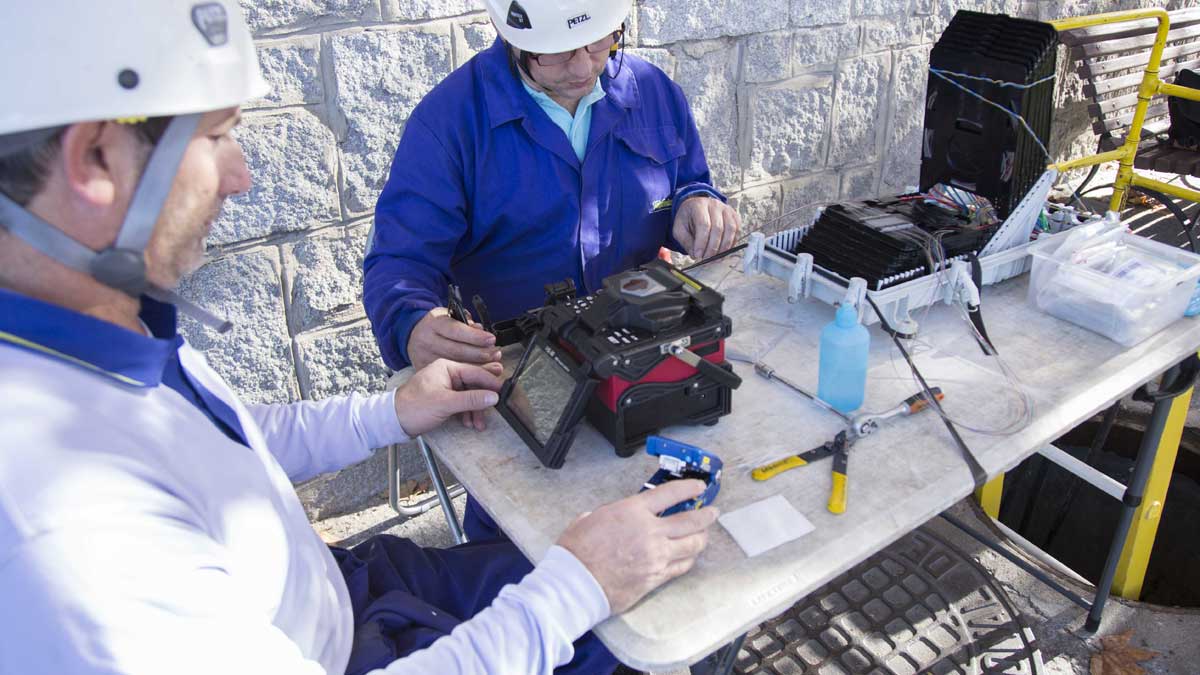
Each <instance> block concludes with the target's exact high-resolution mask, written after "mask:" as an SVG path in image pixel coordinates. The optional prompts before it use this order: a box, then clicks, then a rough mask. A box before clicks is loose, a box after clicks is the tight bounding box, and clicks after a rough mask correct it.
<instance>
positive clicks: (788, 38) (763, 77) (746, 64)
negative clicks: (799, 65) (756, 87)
mask: <svg viewBox="0 0 1200 675" xmlns="http://www.w3.org/2000/svg"><path fill="white" fill-rule="evenodd" d="M791 42H792V34H791V33H762V34H760V35H751V36H750V37H748V38H746V42H745V47H744V48H743V51H742V78H743V79H744V80H745V81H746V82H775V81H777V80H786V79H787V78H789V77H791V75H792V64H791V59H790V58H789V57H790V56H791Z"/></svg>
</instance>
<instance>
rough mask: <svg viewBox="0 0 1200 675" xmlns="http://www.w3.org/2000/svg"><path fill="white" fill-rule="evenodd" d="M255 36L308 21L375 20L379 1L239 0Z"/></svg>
mask: <svg viewBox="0 0 1200 675" xmlns="http://www.w3.org/2000/svg"><path fill="white" fill-rule="evenodd" d="M240 3H241V5H242V12H243V13H244V14H245V16H246V24H247V25H248V26H250V30H251V31H253V32H254V34H255V35H262V34H264V33H270V32H279V31H281V30H287V29H295V28H301V27H304V26H307V25H311V24H314V23H315V24H321V25H327V24H335V23H349V22H352V21H378V20H379V0H240Z"/></svg>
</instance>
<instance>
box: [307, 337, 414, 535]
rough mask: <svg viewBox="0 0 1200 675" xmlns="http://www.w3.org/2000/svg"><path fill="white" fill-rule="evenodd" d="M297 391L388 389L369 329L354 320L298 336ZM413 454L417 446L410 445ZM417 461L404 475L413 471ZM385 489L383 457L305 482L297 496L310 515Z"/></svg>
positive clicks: (345, 507)
mask: <svg viewBox="0 0 1200 675" xmlns="http://www.w3.org/2000/svg"><path fill="white" fill-rule="evenodd" d="M297 353H298V355H299V359H300V377H301V389H302V390H303V392H304V396H305V398H308V399H312V400H318V401H319V400H321V399H323V398H326V397H329V396H333V395H337V394H349V393H359V394H374V393H378V392H381V391H384V390H385V389H387V388H388V387H387V381H388V376H389V375H390V373H389V372H388V369H387V367H386V366H384V364H383V361H382V360H381V359H380V357H379V349H378V348H377V347H376V346H375V338H374V337H373V336H372V335H371V327H370V326H369V325H368V324H366V323H365V322H363V323H358V324H355V325H353V326H350V327H348V328H344V329H341V330H338V331H335V332H330V333H323V334H320V335H316V336H313V337H311V338H310V337H307V336H306V337H304V338H301V339H299V340H297ZM410 449H411V451H412V452H411V453H408V454H411V455H413V456H415V453H416V449H415V447H413V448H410ZM418 471H419V467H418V466H417V465H416V464H413V465H412V466H406V467H405V472H406V475H416V474H417V472H418ZM386 491H387V455H386V453H385V452H376V453H375V454H374V455H372V456H371V458H370V459H368V460H366V461H364V462H361V463H359V464H356V465H354V466H351V467H348V468H346V469H343V470H342V471H338V472H335V473H331V474H326V475H324V476H320V477H318V478H316V479H314V480H312V481H309V482H307V483H305V485H304V487H303V489H302V490H301V497H302V499H305V500H306V501H307V502H308V503H309V504H310V507H309V512H310V513H309V515H310V517H312V518H321V517H326V516H328V515H331V514H335V513H345V512H346V511H349V510H351V509H355V508H358V507H359V506H361V505H362V504H363V503H364V502H366V501H368V500H370V499H371V498H372V497H375V496H377V495H379V494H381V493H386Z"/></svg>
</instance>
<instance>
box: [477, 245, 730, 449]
mask: <svg viewBox="0 0 1200 675" xmlns="http://www.w3.org/2000/svg"><path fill="white" fill-rule="evenodd" d="M573 289H574V286H573V284H570V285H569V290H568V289H567V288H564V285H563V284H555V285H553V286H551V287H548V288H547V291H548V294H549V295H550V296H551V297H550V299H548V301H547V305H546V306H545V307H542V308H539V309H537V310H534V311H533V312H531V313H530V314H529V315H527V317H526V318H525V319H524V326H525V329H526V333H531V334H532V335H531V337H530V338H529V343H528V346H527V347H526V350H525V353H524V355H523V356H522V358H521V362H520V364H518V366H517V368H516V370H515V371H514V372H513V376H512V377H511V378H509V380H508V381H507V382H505V384H504V387H503V388H502V389H501V392H500V403H499V405H498V406H497V407H498V409H499V411H500V413H501V415H503V416H504V418H505V419H506V420H507V421H508V422H509V424H510V425H511V426H512V427H513V429H515V430H516V431H517V433H518V434H519V435H520V436H521V437H522V438H523V439H524V440H525V442H526V443H527V444H528V445H529V446H530V448H532V449H533V451H534V453H535V454H537V456H538V458H539V459H541V460H542V463H543V464H545V465H546V466H549V467H551V468H558V467H559V466H562V463H563V460H564V458H565V455H566V451H567V450H568V449H569V447H570V444H571V442H572V441H573V440H574V437H575V433H576V432H577V431H578V426H579V422H580V421H581V419H582V418H583V417H584V416H586V417H587V419H588V421H589V422H591V424H592V426H594V427H595V428H596V429H597V430H598V431H600V432H601V433H602V434H603V435H604V436H605V437H606V438H607V439H608V440H609V441H610V442H611V443H612V445H613V448H615V449H616V452H617V454H618V455H621V456H623V457H627V456H629V455H632V454H633V453H634V451H635V450H636V449H637V448H638V447H639V446H640V445H641V444H642V443H643V442H644V441H645V439H646V437H647V436H649V435H650V434H653V433H656V432H658V431H659V430H661V429H663V428H664V427H669V426H672V425H676V424H712V423H715V422H716V421H717V419H718V418H720V417H721V416H722V415H727V414H729V412H730V410H731V407H732V398H733V395H732V390H733V389H736V388H737V387H738V385H740V384H741V378H740V377H738V376H737V375H736V374H735V373H734V372H733V368H732V366H731V365H730V364H729V363H728V362H727V361H726V360H725V338H726V337H728V336H729V334H730V331H731V330H732V327H733V324H732V322H731V321H730V320H729V317H727V316H725V314H724V313H723V311H722V304H723V302H724V297H723V296H722V295H721V294H720V293H718V292H717V291H715V290H713V289H711V288H709V287H707V286H705V285H703V284H701V283H700V282H699V281H696V280H695V279H693V278H692V277H690V276H688V275H687V274H684V273H683V272H681V271H679V270H678V269H676V268H675V267H673V266H672V265H670V264H668V263H666V262H663V261H661V260H653V261H651V262H649V263H647V264H646V265H644V266H642V267H639V268H637V269H633V270H629V271H627V272H622V273H620V274H615V275H613V276H610V277H608V278H606V279H604V282H603V288H602V289H601V290H600V291H598V292H597V293H596V294H594V295H589V296H586V297H577V296H575V295H574V293H573ZM534 317H536V318H534ZM534 327H536V332H534V331H532V330H530V329H531V328H534Z"/></svg>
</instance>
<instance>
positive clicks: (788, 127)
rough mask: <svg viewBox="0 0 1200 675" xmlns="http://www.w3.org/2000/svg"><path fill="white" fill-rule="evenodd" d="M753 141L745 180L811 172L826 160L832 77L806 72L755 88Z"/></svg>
mask: <svg viewBox="0 0 1200 675" xmlns="http://www.w3.org/2000/svg"><path fill="white" fill-rule="evenodd" d="M751 105H752V108H753V118H752V120H751V125H752V127H751V128H752V130H753V134H754V135H753V143H752V146H751V161H750V167H749V168H748V169H747V171H746V180H747V182H749V181H755V180H761V179H763V178H767V177H772V176H781V175H795V174H799V173H809V172H811V171H813V170H814V169H818V168H820V167H822V166H824V165H825V153H826V147H827V146H826V142H825V139H826V138H827V137H828V134H829V116H830V112H831V111H832V109H833V78H831V77H829V76H805V77H801V78H797V79H796V80H792V81H789V82H788V83H787V84H786V86H782V85H781V86H779V87H771V88H767V89H759V90H758V91H756V92H755V94H754V98H753V101H752V104H751Z"/></svg>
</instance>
